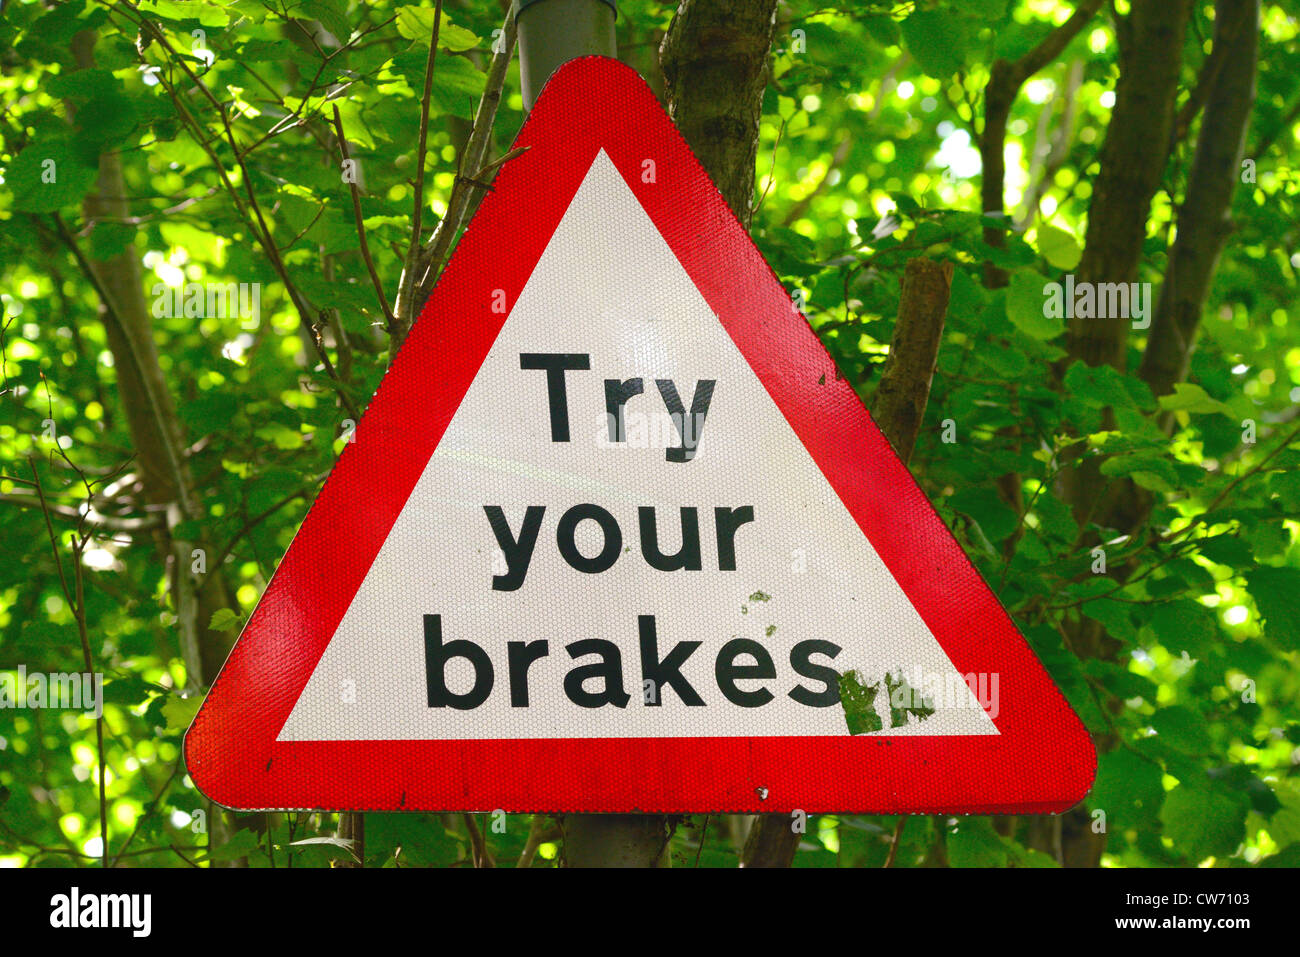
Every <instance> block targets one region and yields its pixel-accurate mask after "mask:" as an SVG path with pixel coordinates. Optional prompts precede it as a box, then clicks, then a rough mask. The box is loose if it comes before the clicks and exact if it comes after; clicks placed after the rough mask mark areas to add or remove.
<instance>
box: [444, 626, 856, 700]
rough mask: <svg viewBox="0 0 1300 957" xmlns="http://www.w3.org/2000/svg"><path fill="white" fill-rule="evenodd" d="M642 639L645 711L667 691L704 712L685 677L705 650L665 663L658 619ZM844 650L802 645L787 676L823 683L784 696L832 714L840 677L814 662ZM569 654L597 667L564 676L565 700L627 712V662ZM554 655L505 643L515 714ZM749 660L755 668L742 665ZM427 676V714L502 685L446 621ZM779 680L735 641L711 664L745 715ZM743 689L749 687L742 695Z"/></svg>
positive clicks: (762, 654)
mask: <svg viewBox="0 0 1300 957" xmlns="http://www.w3.org/2000/svg"><path fill="white" fill-rule="evenodd" d="M637 637H638V640H639V648H640V655H641V668H640V680H641V688H642V692H643V696H642V700H643V702H644V704H645V705H646V706H647V707H659V706H661V705H662V704H663V690H664V689H665V688H670V689H672V691H673V693H674V694H676V695H677V697H678V698H680V699H681V701H682V703H683V704H685V705H687V706H688V707H695V708H698V707H703V706H704V699H703V698H701V697H700V695H699V692H698V691H696V690H695V687H694V686H693V685H691V683H690V682H689V681H687V680H686V676H685V675H683V674H682V670H681V669H682V665H684V664H685V663H686V660H687V659H688V658H690V657H691V655H693V654H695V652H696V651H697V650H698V649H699V648H700V646H701V645H703V644H704V642H702V641H679V642H677V643H676V644H674V645H673V646H672V647H671V648H670V649H668V652H667V654H663V655H661V654H660V653H659V637H658V632H657V629H656V626H655V616H654V615H638V616H637ZM841 650H842V649H841V648H840V647H839V646H838V645H835V644H833V643H831V642H829V641H823V640H821V639H817V638H810V639H808V640H807V641H801V642H799V643H798V644H797V645H795V646H794V647H793V648H791V649H790V668H791V669H792V670H793V671H794V673H795V674H796V675H798V676H799V677H801V678H807V679H810V680H811V681H813V682H820V684H821V688H810V687H808V686H807V685H805V684H796V685H795V686H794V687H793V688H791V689H790V690H789V691H788V692H787V695H788V696H789V697H790V698H791V699H792V700H794V701H796V702H798V703H799V704H802V705H806V706H807V707H810V708H829V707H831V706H833V705H836V704H838V703H839V701H840V695H839V673H838V672H836V671H835V669H834V668H832V667H830V666H829V665H823V664H818V663H816V662H814V661H813V660H812V659H813V656H814V655H820V656H823V657H825V658H828V659H831V660H834V658H835V656H836V655H838V654H839V653H840V651H841ZM564 651H565V653H566V654H567V655H568V656H569V657H570V658H571V659H573V660H574V661H577V660H578V659H579V658H588V657H594V658H595V659H596V660H595V661H591V662H587V663H584V664H579V665H575V666H574V667H573V668H572V669H571V670H570V671H569V673H568V674H567V675H565V677H564V693H565V695H567V696H568V698H569V700H570V701H572V702H573V703H574V704H576V705H578V706H579V707H581V708H603V707H606V706H608V705H613V706H614V707H615V708H626V707H627V706H628V702H629V701H631V699H632V696H631V695H630V694H628V692H627V690H626V688H625V686H624V675H623V658H622V653H621V652H620V651H619V647H618V645H616V644H614V642H612V641H607V640H605V639H602V638H584V639H581V640H579V641H573V642H570V643H569V644H567V645H565V646H564ZM550 653H551V643H550V642H549V641H548V640H546V639H545V638H540V639H536V640H534V641H510V642H507V643H506V661H505V673H506V676H507V679H506V683H507V684H508V685H509V695H510V707H512V708H527V707H528V703H529V690H530V689H529V682H528V669H529V667H530V666H531V665H532V664H533V663H534V662H536V661H538V660H540V659H542V658H545V657H547V656H548V655H550ZM745 656H747V657H748V658H751V659H752V660H750V661H745V660H742V657H745ZM452 658H463V659H465V660H466V661H468V662H469V664H470V666H471V669H472V670H473V672H474V682H473V685H472V686H471V687H470V689H469V690H468V691H464V692H456V691H452V690H451V689H450V688H448V687H447V677H446V669H447V662H448V661H449V660H450V659H452ZM424 668H425V681H426V685H427V689H428V703H429V707H430V708H454V709H456V710H458V711H472V710H473V709H475V708H477V707H479V706H480V705H482V704H483V703H484V702H486V701H487V700H488V698H489V697H490V696H491V694H492V690H493V688H494V687H495V686H496V683H497V682H496V675H497V671H496V668H495V667H494V666H493V662H492V659H491V657H490V656H489V655H488V653H487V652H486V651H485V650H484V649H483V647H482V646H481V645H479V644H478V643H477V642H474V641H470V640H469V639H466V638H457V639H455V640H453V641H444V640H443V633H442V616H441V615H425V616H424ZM776 677H777V669H776V663H775V662H774V661H773V660H772V656H771V654H769V653H768V650H767V649H766V648H764V647H763V646H762V645H761V644H759V643H758V642H757V641H753V640H751V639H748V638H733V639H731V640H730V641H728V642H727V643H726V644H724V645H723V646H722V647H721V648H719V649H718V653H717V656H716V658H715V659H714V663H713V678H714V681H715V682H716V683H717V686H718V690H719V691H720V692H722V696H723V697H724V698H726V699H727V700H728V701H730V702H731V703H732V704H734V705H739V706H740V707H742V708H760V707H762V706H763V705H765V704H767V703H769V702H770V701H772V700H774V699H775V698H776V695H775V694H774V693H773V692H772V690H771V689H770V688H768V687H766V686H761V687H755V685H754V683H756V682H763V681H771V680H773V679H775V678H776ZM742 681H743V682H745V683H746V685H747V687H741V685H740V682H742ZM592 684H594V685H595V687H592V686H591V685H592ZM634 687H635V685H634Z"/></svg>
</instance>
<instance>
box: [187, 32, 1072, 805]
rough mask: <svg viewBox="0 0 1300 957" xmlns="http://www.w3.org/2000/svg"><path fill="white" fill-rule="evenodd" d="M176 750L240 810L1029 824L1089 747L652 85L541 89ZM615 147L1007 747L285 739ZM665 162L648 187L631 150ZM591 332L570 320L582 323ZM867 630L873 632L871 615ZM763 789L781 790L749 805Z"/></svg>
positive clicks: (215, 793) (579, 79) (925, 740)
mask: <svg viewBox="0 0 1300 957" xmlns="http://www.w3.org/2000/svg"><path fill="white" fill-rule="evenodd" d="M515 146H516V147H519V146H527V147H529V149H528V150H527V151H526V152H525V153H523V154H522V155H521V156H519V157H517V158H516V159H513V160H511V161H510V162H509V163H507V164H506V165H505V166H504V167H503V168H502V169H501V171H500V173H499V175H498V176H497V179H496V183H495V189H494V191H493V192H492V193H491V194H489V195H488V196H487V197H486V198H485V199H484V201H483V203H482V205H481V207H480V208H479V211H478V213H477V215H476V216H475V217H474V220H473V222H472V223H471V226H470V228H469V229H468V230H467V231H466V233H465V236H464V237H463V238H462V239H461V241H460V244H459V246H458V248H457V249H456V253H455V255H454V256H453V258H452V260H451V262H450V263H449V265H448V266H447V268H446V270H445V271H444V273H443V276H442V277H441V279H440V280H439V282H438V285H437V287H436V288H435V289H434V292H433V295H432V297H431V298H430V300H429V303H428V304H427V305H426V307H425V309H424V312H423V313H422V314H421V317H420V320H419V322H417V323H416V325H415V327H414V329H413V331H412V332H411V335H410V336H409V338H408V339H407V341H406V343H405V344H404V345H403V347H402V349H401V351H400V352H399V354H398V355H397V357H396V360H395V361H394V363H393V366H392V369H391V370H390V372H389V374H388V375H386V376H385V378H384V380H383V382H382V383H381V385H380V388H379V390H378V391H377V392H376V394H375V397H374V399H373V401H372V402H371V403H370V406H369V408H368V409H367V411H366V414H365V416H364V417H363V418H362V420H361V422H360V423H359V425H358V427H357V429H356V434H355V442H353V443H351V444H349V445H348V446H347V447H346V448H345V449H344V451H343V454H342V455H341V456H340V458H339V460H338V462H337V463H336V465H335V467H334V469H333V471H332V472H331V473H330V476H329V478H328V480H327V481H326V483H325V486H324V488H323V489H322V490H321V493H320V496H319V497H318V498H317V500H316V503H315V504H314V505H313V506H312V508H311V510H310V512H309V513H308V515H307V517H306V519H305V521H304V522H303V524H302V528H301V529H300V530H299V532H298V535H297V536H296V537H295V538H294V540H293V543H292V544H291V545H290V547H289V550H288V552H287V553H286V554H285V556H284V560H283V561H282V562H281V563H280V566H279V568H278V569H277V571H276V573H275V575H274V577H273V578H272V580H271V583H270V584H269V585H268V586H267V589H266V593H265V594H264V595H263V596H262V600H261V602H260V603H259V604H258V606H257V608H256V610H255V611H254V612H253V615H252V617H251V619H250V620H249V622H248V625H247V627H246V628H245V629H244V631H243V634H242V635H241V636H240V639H239V642H238V643H237V645H236V646H235V649H234V651H233V652H231V655H230V658H229V660H228V661H227V662H226V665H225V667H224V668H223V669H222V671H221V674H220V675H219V676H218V678H217V680H216V682H215V684H214V685H213V687H212V690H211V692H210V693H209V695H208V697H207V700H206V701H205V702H204V704H203V707H202V708H201V709H200V711H199V713H198V715H197V717H196V718H195V720H194V724H193V725H192V726H191V728H190V731H189V733H188V735H187V736H186V739H185V755H186V763H187V767H188V771H189V774H190V776H191V778H192V779H193V781H194V782H195V784H196V785H197V786H198V788H199V789H200V790H201V791H202V792H203V793H204V794H205V795H206V796H207V797H209V798H210V799H212V800H213V801H215V802H217V803H218V804H221V805H224V806H226V807H230V808H237V809H244V810H254V809H329V810H376V811H377V810H386V811H396V810H436V811H470V810H478V811H488V810H493V809H497V808H501V809H504V810H507V811H519V812H524V811H574V812H582V811H590V812H600V811H607V812H616V811H632V810H640V811H656V812H666V813H671V812H692V811H693V812H705V811H728V812H759V811H773V812H778V811H779V812H788V811H791V810H794V809H796V808H799V809H802V810H804V811H808V812H818V811H841V812H859V813H898V812H908V813H1000V812H1015V813H1034V812H1048V811H1062V810H1065V809H1066V808H1069V807H1070V806H1072V805H1073V804H1075V803H1077V802H1078V801H1079V800H1080V799H1081V798H1082V797H1083V796H1084V795H1085V794H1086V792H1087V790H1088V788H1089V787H1090V786H1091V783H1092V779H1093V775H1094V773H1095V770H1096V754H1095V751H1094V748H1093V745H1092V742H1091V740H1090V738H1089V735H1088V733H1087V731H1086V730H1085V729H1084V727H1083V725H1082V724H1081V722H1080V721H1079V719H1078V718H1077V717H1076V716H1075V714H1074V712H1073V711H1072V710H1071V709H1070V707H1069V705H1068V704H1067V703H1066V701H1065V699H1064V698H1063V697H1062V696H1061V694H1060V692H1059V691H1058V690H1057V689H1056V687H1055V686H1054V685H1053V683H1052V680H1051V678H1050V677H1049V676H1048V674H1047V672H1046V671H1045V670H1044V669H1043V666H1042V665H1041V664H1040V663H1039V661H1038V660H1037V658H1036V657H1035V656H1034V654H1033V652H1032V651H1030V649H1029V647H1028V645H1027V644H1026V642H1025V640H1024V638H1023V637H1022V636H1021V635H1020V634H1019V632H1018V631H1017V630H1016V627H1015V625H1014V624H1013V623H1012V621H1011V619H1010V617H1009V616H1008V615H1007V613H1006V611H1005V610H1004V609H1003V608H1002V606H1001V605H1000V604H999V602H998V600H997V598H996V597H995V596H994V594H993V592H992V591H991V589H990V588H989V587H988V586H987V584H986V583H985V582H984V581H983V579H982V578H981V577H980V575H979V573H978V572H977V571H976V570H975V568H974V567H973V566H972V565H971V563H970V561H969V559H968V558H967V557H966V555H965V554H964V553H963V551H962V549H961V547H960V546H959V545H958V544H957V542H956V540H955V539H954V538H953V536H952V534H951V533H950V532H949V530H948V529H947V527H946V526H945V525H944V524H943V522H942V521H941V520H940V519H939V517H938V515H937V514H936V513H935V511H934V509H933V507H932V506H931V505H930V503H929V501H928V500H927V499H926V497H925V495H924V493H923V492H922V491H921V490H920V488H919V487H918V486H917V484H916V482H915V481H914V480H913V478H912V476H911V474H910V473H909V472H908V470H907V468H906V466H904V465H903V464H902V462H901V461H900V460H899V459H898V457H897V456H896V455H895V454H894V451H893V450H892V448H890V446H889V443H888V442H887V441H886V440H885V439H884V437H883V436H882V435H881V433H880V431H879V430H878V429H877V428H876V426H875V424H874V423H873V422H872V421H871V418H870V416H869V415H868V413H867V411H866V409H865V408H864V407H863V405H862V402H861V401H860V400H859V398H858V396H857V395H856V393H855V392H854V391H853V389H852V387H851V386H850V385H849V384H848V383H847V382H846V381H843V380H841V379H839V378H838V377H837V376H836V371H835V366H834V364H833V363H832V361H831V359H830V357H829V356H828V355H827V353H826V351H825V349H824V348H823V347H822V345H821V343H820V342H819V341H818V339H817V336H816V334H815V333H814V332H813V331H812V329H811V328H810V327H809V325H808V323H807V321H806V320H805V319H804V318H803V317H802V316H800V315H799V314H798V312H797V311H796V310H795V309H794V307H793V305H792V304H791V301H790V298H789V295H788V294H787V292H786V290H785V289H784V288H783V287H782V286H781V284H780V282H779V281H778V280H777V278H776V276H775V275H774V274H773V272H772V270H771V268H770V267H769V266H768V265H767V263H766V262H765V261H764V260H763V257H762V255H761V254H760V253H759V251H758V249H757V247H755V245H754V244H753V242H752V241H751V239H750V238H749V235H748V233H747V232H746V231H745V229H744V227H743V226H742V225H741V224H740V222H739V221H738V220H737V219H736V217H735V216H734V215H732V213H731V211H730V209H729V208H728V207H727V205H726V202H725V201H724V200H723V199H722V197H721V195H720V194H719V193H718V191H717V189H716V188H715V187H714V185H713V183H712V182H711V181H710V180H709V178H708V176H707V174H706V173H705V172H704V170H703V169H702V168H701V166H700V164H699V162H698V161H697V160H696V159H695V157H694V155H693V154H692V153H691V151H690V148H689V147H688V146H687V145H686V142H685V141H684V140H683V139H682V137H681V135H680V133H678V131H677V129H676V128H675V127H674V126H673V124H672V121H671V120H670V119H669V118H668V116H667V115H666V114H665V113H664V111H663V109H662V107H661V106H660V105H659V103H658V101H657V100H656V99H655V97H654V94H653V93H652V92H651V91H650V89H649V87H647V86H646V84H645V82H644V81H643V80H642V79H641V78H640V77H639V76H638V75H637V74H636V73H635V72H634V71H633V70H632V69H630V68H629V67H627V66H624V65H622V64H620V63H619V62H618V61H616V60H610V59H606V58H603V57H586V58H583V59H580V60H574V61H571V62H570V63H568V64H566V65H565V66H564V67H562V68H561V69H560V70H558V71H557V72H556V74H555V75H554V76H553V77H552V78H551V80H550V82H549V83H548V84H547V86H546V88H545V89H544V90H543V92H542V94H541V97H540V98H539V99H538V102H537V104H536V106H535V108H534V109H533V111H532V113H531V115H530V116H529V118H528V120H527V122H526V123H525V124H524V126H523V129H522V130H520V132H519V136H518V138H517V139H516V140H515ZM601 148H603V149H604V150H605V151H606V153H607V154H608V155H609V157H610V159H611V160H613V162H614V165H615V166H616V167H617V168H618V169H619V171H620V172H621V173H622V174H623V177H624V179H625V180H626V181H627V184H628V186H629V187H630V188H631V189H632V191H633V193H634V194H635V195H636V197H637V199H638V200H639V201H640V202H641V205H642V206H643V207H644V208H645V210H646V212H647V213H648V214H649V216H650V218H651V220H653V221H654V223H655V225H656V226H657V227H658V228H659V230H660V232H661V233H662V235H663V237H664V239H665V240H666V241H667V243H668V245H669V246H670V247H671V249H672V250H673V252H674V253H675V254H676V256H677V258H678V259H679V260H680V262H681V264H682V266H683V267H684V268H685V269H686V272H687V273H688V274H689V275H690V276H691V278H692V280H693V281H694V282H695V283H696V285H697V286H698V287H699V290H700V292H701V293H702V294H703V296H704V298H705V299H706V300H707V302H708V303H709V305H710V307H711V308H712V309H713V311H714V312H715V313H716V314H717V315H718V317H719V318H720V319H721V321H722V324H723V326H724V327H725V328H726V330H727V332H728V333H729V334H730V336H731V338H732V339H733V341H734V342H735V344H736V346H737V347H738V348H739V349H740V351H741V353H742V354H743V355H744V356H745V358H746V360H747V361H748V362H749V363H750V365H751V366H752V367H753V368H754V370H755V372H757V374H758V375H759V377H760V379H761V380H762V382H763V384H764V386H765V387H766V389H767V390H768V392H769V393H770V395H771V396H772V398H773V399H774V400H775V402H776V404H777V406H778V407H779V408H780V410H781V412H782V413H783V414H784V415H785V417H786V419H787V420H788V421H789V423H790V425H791V426H792V427H793V428H794V431H795V433H796V434H797V435H799V436H800V437H801V439H802V440H803V441H804V444H805V446H806V447H807V449H808V451H809V452H810V453H811V454H812V457H813V459H814V460H815V461H816V462H817V464H818V466H819V467H820V468H821V469H822V471H823V472H824V473H825V475H826V477H827V479H828V480H829V481H830V484H831V485H832V487H833V488H834V489H835V491H836V492H837V493H838V494H839V496H840V498H841V499H842V500H843V502H844V504H845V506H846V507H847V508H848V510H849V512H850V513H851V514H852V515H853V517H854V519H855V520H856V521H857V522H858V524H859V525H860V526H861V528H862V530H863V532H864V533H865V534H866V535H867V537H868V538H869V539H870V541H871V543H872V545H873V546H874V547H875V549H876V551H877V553H879V555H880V557H881V558H882V559H883V560H884V562H885V564H886V565H887V566H888V567H889V569H890V571H891V572H892V573H893V575H894V577H895V578H896V579H897V580H898V583H899V584H900V585H901V586H902V587H903V589H904V591H905V592H906V594H907V595H908V596H909V597H910V598H911V600H912V603H913V605H914V606H915V607H916V609H917V611H918V612H919V613H920V615H921V617H922V618H923V619H924V620H925V622H926V624H927V625H928V626H929V628H930V630H931V632H932V633H933V634H934V635H935V637H936V638H937V639H938V641H939V643H940V644H941V645H942V647H943V648H944V650H945V651H946V652H947V654H948V656H949V658H950V659H951V660H952V663H953V664H954V665H955V666H956V668H957V670H958V671H959V672H961V673H962V674H968V673H972V672H974V673H997V674H998V675H999V682H1000V689H999V690H1000V711H999V714H998V716H997V718H996V719H995V722H994V723H995V725H996V726H997V729H998V731H999V734H998V735H983V736H942V737H911V736H902V737H900V736H858V737H851V736H845V737H842V738H841V737H797V738H777V737H762V738H631V739H628V738H611V739H605V738H598V739H585V738H584V739H564V740H536V739H520V740H485V741H460V740H447V741H360V742H300V741H293V742H290V741H286V742H277V741H276V740H275V739H276V736H277V735H278V734H279V732H280V729H281V727H283V725H284V723H285V721H286V720H287V718H288V716H289V713H290V711H291V710H292V709H293V707H294V704H295V703H296V702H297V699H298V696H299V694H300V693H301V692H302V689H303V688H304V687H305V686H306V684H307V681H308V679H309V678H310V677H311V674H312V672H313V671H314V669H315V667H316V664H317V662H318V660H319V659H320V656H321V655H322V653H323V652H324V650H325V646H326V645H327V644H328V643H329V641H330V639H331V637H332V636H333V634H334V631H335V628H336V627H337V625H338V623H339V621H340V619H341V618H342V616H343V614H344V612H345V611H346V610H347V608H348V606H349V604H350V603H351V601H352V598H353V596H354V595H355V594H356V592H357V590H358V588H359V587H360V585H361V582H362V580H363V579H364V577H365V575H366V572H367V571H368V570H369V567H370V565H371V563H372V561H373V560H374V558H375V556H376V555H377V554H378V553H379V550H380V547H381V546H382V545H383V543H384V540H385V539H386V538H387V536H388V533H389V530H390V529H391V528H392V525H393V523H394V522H395V521H396V519H397V516H398V514H399V513H400V512H401V510H402V506H403V505H404V504H405V502H406V499H407V497H408V496H409V494H410V492H411V490H412V489H413V488H414V487H415V484H416V481H417V480H418V478H419V476H420V474H421V473H422V471H423V470H424V467H425V465H426V464H427V463H428V461H429V458H430V456H431V455H432V454H433V452H434V449H435V448H436V447H437V445H438V443H439V441H440V440H441V438H442V435H443V432H444V431H445V430H446V428H447V425H448V423H449V422H450V421H451V418H452V416H453V415H454V414H455V412H456V409H457V408H458V406H459V405H460V402H461V400H462V398H463V397H464V395H465V393H466V392H467V391H468V389H469V386H470V383H471V381H472V380H473V378H474V375H475V373H477V371H478V369H479V367H480V365H481V364H482V362H483V360H484V358H485V357H486V356H487V354H488V351H489V349H490V348H491V346H492V344H493V342H494V340H495V339H496V336H497V334H498V332H499V331H500V330H501V327H502V325H503V324H504V321H505V318H506V316H504V315H500V314H497V313H494V312H492V309H491V306H492V301H493V300H492V292H493V290H496V289H503V290H505V294H506V297H507V302H508V303H509V304H511V305H512V306H513V304H514V302H515V301H516V300H517V298H518V296H519V293H520V292H521V290H522V289H523V287H524V285H525V283H526V282H527V281H528V278H529V276H530V275H531V273H532V270H533V267H534V266H535V265H536V263H537V262H538V260H539V259H540V257H541V254H542V251H543V250H544V248H545V247H546V244H547V242H548V241H549V240H550V237H551V234H552V233H553V232H554V230H555V227H556V226H557V225H558V223H559V221H560V219H561V217H562V216H563V214H564V212H565V210H566V209H567V207H568V205H569V202H570V200H571V199H572V198H573V196H574V194H575V193H576V192H577V189H578V186H579V185H580V183H581V182H582V179H583V177H584V176H585V174H586V173H587V170H588V169H589V168H590V166H591V163H592V161H593V160H594V158H595V156H596V154H597V152H598V151H599V150H600V149H601ZM646 159H653V160H654V161H655V170H656V176H655V182H654V183H645V182H642V177H641V170H642V162H643V161H644V160H646ZM575 321H576V320H575ZM863 625H864V628H865V627H869V625H870V623H869V622H865V621H864V623H863ZM764 793H765V794H766V798H765V799H764V798H762V797H760V794H764Z"/></svg>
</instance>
